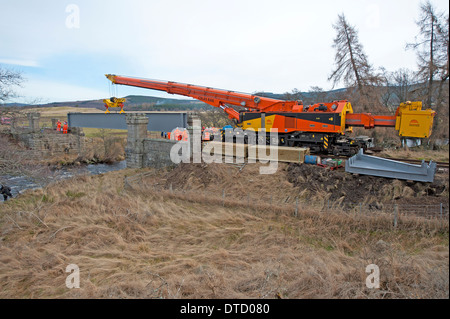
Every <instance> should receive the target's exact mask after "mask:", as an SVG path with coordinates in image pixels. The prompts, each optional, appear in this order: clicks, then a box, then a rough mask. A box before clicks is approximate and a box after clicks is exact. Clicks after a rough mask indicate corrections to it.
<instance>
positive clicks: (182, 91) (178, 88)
mask: <svg viewBox="0 0 450 319" xmlns="http://www.w3.org/2000/svg"><path fill="white" fill-rule="evenodd" d="M106 77H107V78H108V79H109V80H110V81H111V82H113V83H114V84H121V85H128V86H135V87H141V88H146V89H152V90H158V91H164V92H167V93H169V94H178V95H184V96H189V97H193V98H195V99H197V100H200V101H202V102H204V103H207V104H209V105H212V106H215V107H220V108H222V109H223V110H224V111H225V112H226V113H227V114H228V115H229V116H230V118H234V119H236V120H239V112H237V111H235V110H234V109H232V108H229V107H227V106H226V104H230V105H235V106H242V107H245V108H247V109H251V110H258V111H260V112H272V111H284V112H292V111H295V110H298V109H299V107H300V106H301V105H300V106H299V104H298V101H282V100H276V99H271V98H267V97H261V96H256V95H251V94H246V93H240V92H235V91H227V90H222V89H215V88H211V87H204V86H199V85H192V84H184V83H178V82H171V81H159V80H148V79H138V78H132V77H124V76H119V75H112V74H106Z"/></svg>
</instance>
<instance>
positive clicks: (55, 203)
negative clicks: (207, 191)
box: [0, 169, 449, 298]
mask: <svg viewBox="0 0 450 319" xmlns="http://www.w3.org/2000/svg"><path fill="white" fill-rule="evenodd" d="M236 170H237V169H236ZM143 172H147V173H148V174H147V175H148V176H153V178H156V177H157V176H158V174H160V172H158V171H153V170H150V169H147V170H140V171H134V170H130V169H128V170H123V171H120V172H111V173H108V174H105V175H99V176H95V177H91V176H81V177H77V178H74V179H72V180H66V181H61V182H58V183H56V184H54V185H51V186H49V187H47V188H46V189H44V190H37V191H32V192H29V193H27V194H25V195H23V196H21V197H18V198H16V199H14V200H12V201H8V202H7V203H4V204H2V205H1V206H0V210H1V214H0V231H1V233H0V256H1V257H0V297H1V298H54V297H56V298H276V297H281V298H448V297H449V295H448V258H449V254H448V225H447V227H441V224H439V223H436V222H432V221H422V220H417V219H411V220H410V219H405V220H403V221H401V223H400V224H399V226H398V229H397V230H393V229H392V221H391V219H390V218H384V217H383V216H381V215H380V216H357V215H352V214H343V213H327V214H323V213H319V212H317V211H314V210H313V209H308V208H302V209H301V210H300V211H299V214H298V217H294V216H293V214H292V211H284V210H283V209H281V208H280V209H277V208H274V207H273V206H271V205H265V206H264V205H252V203H250V205H245V204H244V202H242V201H241V202H239V200H238V199H236V200H233V201H231V200H229V201H227V202H225V203H222V201H221V200H220V199H217V200H214V199H213V198H205V197H204V196H203V195H202V194H201V193H200V192H199V193H198V194H197V195H192V193H189V194H184V195H183V194H181V195H180V194H179V195H177V194H176V193H171V192H170V191H161V192H155V190H154V189H153V188H151V187H149V188H147V187H146V186H145V182H144V183H141V184H140V186H139V187H138V188H136V189H130V188H127V187H125V188H124V178H125V177H126V176H129V175H135V174H136V173H140V174H141V173H143ZM259 178H263V177H259V176H258V177H257V179H256V180H255V181H253V182H254V183H263V184H260V187H261V190H262V192H264V191H265V190H264V181H263V180H259ZM268 178H269V177H268ZM183 179H185V177H184V176H180V183H181V180H183ZM166 182H167V181H166ZM180 185H181V184H180ZM219 198H220V195H219ZM371 263H376V264H378V265H379V267H380V271H381V278H380V279H381V288H380V289H375V290H373V289H368V288H366V287H365V279H366V277H367V275H368V274H366V273H365V267H366V266H367V265H368V264H371ZM68 264H77V265H78V266H79V267H80V273H81V288H80V289H72V290H70V289H68V288H66V286H65V279H66V277H67V275H68V273H65V269H66V266H67V265H68Z"/></svg>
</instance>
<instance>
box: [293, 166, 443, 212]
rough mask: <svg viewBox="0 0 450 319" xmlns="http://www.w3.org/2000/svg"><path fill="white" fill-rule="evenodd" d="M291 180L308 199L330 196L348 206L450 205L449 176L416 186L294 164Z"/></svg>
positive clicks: (418, 183)
mask: <svg viewBox="0 0 450 319" xmlns="http://www.w3.org/2000/svg"><path fill="white" fill-rule="evenodd" d="M287 179H288V181H289V182H291V183H292V184H293V185H294V186H295V187H297V188H299V189H300V190H302V189H303V190H306V191H305V193H304V195H305V196H312V197H314V196H315V195H317V194H323V195H324V196H327V197H328V199H329V200H330V201H339V202H342V203H344V204H350V205H351V204H358V203H368V204H370V203H377V202H384V203H388V202H395V203H397V204H416V205H425V204H438V203H441V202H448V194H449V192H448V175H447V174H436V175H435V180H434V182H433V183H422V182H412V181H404V180H397V179H389V178H382V177H375V176H368V175H357V174H349V173H346V172H345V171H344V169H343V168H340V169H339V170H330V169H329V168H322V167H318V166H313V165H299V164H291V165H289V167H288V168H287Z"/></svg>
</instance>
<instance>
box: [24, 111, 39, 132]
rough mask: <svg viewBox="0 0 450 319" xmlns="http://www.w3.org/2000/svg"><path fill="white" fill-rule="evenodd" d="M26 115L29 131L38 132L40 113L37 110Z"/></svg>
mask: <svg viewBox="0 0 450 319" xmlns="http://www.w3.org/2000/svg"><path fill="white" fill-rule="evenodd" d="M27 117H28V127H29V129H30V131H31V132H39V131H40V128H39V120H40V118H41V114H40V113H37V112H32V113H27Z"/></svg>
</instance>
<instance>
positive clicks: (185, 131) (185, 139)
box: [181, 130, 189, 142]
mask: <svg viewBox="0 0 450 319" xmlns="http://www.w3.org/2000/svg"><path fill="white" fill-rule="evenodd" d="M181 135H182V136H183V141H185V142H187V141H188V138H189V133H188V131H187V130H184V131H183V132H182V133H181Z"/></svg>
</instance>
